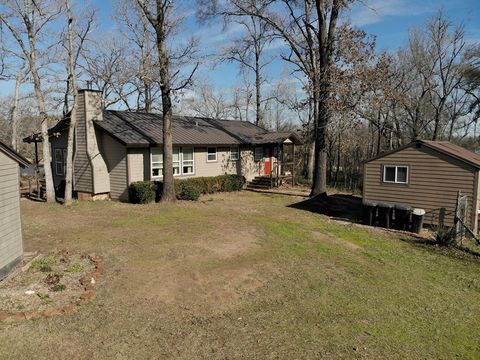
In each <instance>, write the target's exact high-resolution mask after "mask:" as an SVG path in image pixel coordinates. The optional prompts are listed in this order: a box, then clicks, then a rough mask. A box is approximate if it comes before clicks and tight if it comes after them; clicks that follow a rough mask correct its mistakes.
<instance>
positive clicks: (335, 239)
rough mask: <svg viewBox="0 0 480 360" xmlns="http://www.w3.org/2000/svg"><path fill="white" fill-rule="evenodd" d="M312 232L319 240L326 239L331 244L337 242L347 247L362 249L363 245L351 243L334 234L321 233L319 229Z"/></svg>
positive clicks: (336, 243)
mask: <svg viewBox="0 0 480 360" xmlns="http://www.w3.org/2000/svg"><path fill="white" fill-rule="evenodd" d="M312 234H313V235H314V236H315V238H316V239H317V240H319V241H325V242H327V243H329V244H335V245H340V246H342V247H343V248H345V249H349V250H354V251H355V250H358V249H361V246H358V245H357V244H354V243H351V242H350V241H346V240H343V239H341V238H339V237H337V236H335V235H333V234H325V233H321V232H318V231H314V232H312Z"/></svg>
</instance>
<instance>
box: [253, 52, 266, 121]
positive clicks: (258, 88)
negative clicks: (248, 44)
mask: <svg viewBox="0 0 480 360" xmlns="http://www.w3.org/2000/svg"><path fill="white" fill-rule="evenodd" d="M260 76H261V74H260V54H259V52H258V51H257V49H255V102H256V104H255V105H256V110H257V111H256V117H255V125H257V126H263V125H264V124H263V115H262V103H261V95H262V94H261V78H260Z"/></svg>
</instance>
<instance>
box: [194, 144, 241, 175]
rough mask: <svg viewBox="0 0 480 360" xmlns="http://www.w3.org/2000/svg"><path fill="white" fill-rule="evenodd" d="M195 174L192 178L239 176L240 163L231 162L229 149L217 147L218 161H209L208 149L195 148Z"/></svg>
mask: <svg viewBox="0 0 480 360" xmlns="http://www.w3.org/2000/svg"><path fill="white" fill-rule="evenodd" d="M194 154H195V156H194V159H195V174H194V175H190V176H218V175H224V174H237V173H238V170H239V169H237V167H238V163H239V162H238V161H231V160H230V148H229V147H217V161H214V162H209V161H207V147H195V151H194Z"/></svg>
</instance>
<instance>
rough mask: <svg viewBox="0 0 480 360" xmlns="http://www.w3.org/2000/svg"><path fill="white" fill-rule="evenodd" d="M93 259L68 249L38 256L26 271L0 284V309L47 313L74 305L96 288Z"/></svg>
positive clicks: (9, 311) (13, 311)
mask: <svg viewBox="0 0 480 360" xmlns="http://www.w3.org/2000/svg"><path fill="white" fill-rule="evenodd" d="M94 260H98V257H97V258H94V257H92V256H87V255H81V254H71V253H69V252H67V251H61V252H56V253H51V254H48V255H40V256H37V257H36V258H35V259H33V260H32V261H31V262H30V263H29V264H28V265H27V266H26V268H27V269H25V271H20V272H19V273H18V274H17V275H16V276H13V277H11V278H9V279H7V280H5V281H4V282H2V283H0V304H1V305H0V311H2V312H5V313H9V314H12V313H18V312H24V313H28V312H36V313H44V312H46V313H49V312H54V311H53V310H52V309H56V310H55V311H59V309H63V308H65V307H67V306H68V305H71V304H76V303H77V302H78V301H79V299H84V296H85V293H86V292H91V291H94V290H95V283H96V280H95V278H94V277H92V276H94V275H92V274H95V273H96V272H97V270H98V269H97V268H98V265H97V264H96V262H95V261H94Z"/></svg>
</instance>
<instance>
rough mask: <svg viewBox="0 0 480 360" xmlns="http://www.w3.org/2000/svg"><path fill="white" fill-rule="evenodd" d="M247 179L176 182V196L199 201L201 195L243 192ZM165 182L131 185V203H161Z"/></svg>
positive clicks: (227, 176) (231, 177)
mask: <svg viewBox="0 0 480 360" xmlns="http://www.w3.org/2000/svg"><path fill="white" fill-rule="evenodd" d="M244 184H245V178H244V177H243V176H241V175H220V176H210V177H196V178H190V179H178V180H175V194H176V196H177V199H179V200H198V198H199V197H200V195H201V194H213V193H216V192H231V191H238V190H241V189H242V187H243V185H244ZM162 190H163V182H161V181H149V180H147V181H137V182H134V183H132V184H131V185H130V189H129V193H130V201H131V202H132V203H134V204H147V203H149V202H152V201H159V200H160V198H161V196H162Z"/></svg>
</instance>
